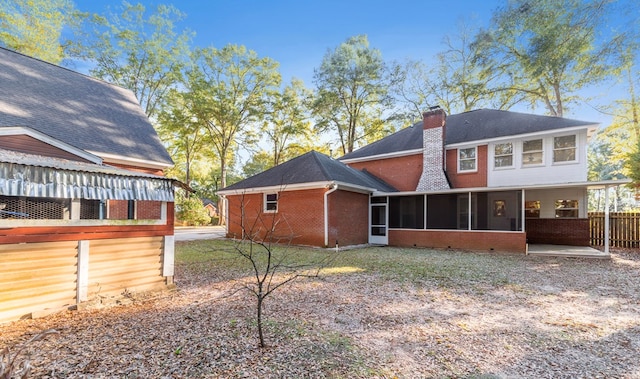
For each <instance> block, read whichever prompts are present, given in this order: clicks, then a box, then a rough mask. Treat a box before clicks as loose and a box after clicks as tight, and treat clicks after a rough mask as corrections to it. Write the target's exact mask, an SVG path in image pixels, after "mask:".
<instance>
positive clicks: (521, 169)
mask: <svg viewBox="0 0 640 379" xmlns="http://www.w3.org/2000/svg"><path fill="white" fill-rule="evenodd" d="M571 134H575V135H576V161H575V162H562V163H553V138H554V137H557V136H565V135H571ZM540 138H541V139H542V141H543V164H541V165H538V166H533V167H528V166H523V165H522V142H523V141H528V140H534V139H540ZM505 142H511V143H513V166H512V167H509V168H506V167H499V168H495V167H494V145H495V144H497V143H505ZM586 146H587V131H586V130H579V131H572V132H569V133H567V132H564V133H557V134H546V135H540V136H531V135H529V136H527V137H525V138H512V139H503V140H500V141H495V142H492V143H489V144H488V154H487V155H488V156H487V160H488V162H487V186H488V187H503V186H518V185H536V184H559V183H572V182H584V181H586V180H587V148H586Z"/></svg>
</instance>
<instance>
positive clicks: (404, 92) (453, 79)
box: [395, 22, 513, 122]
mask: <svg viewBox="0 0 640 379" xmlns="http://www.w3.org/2000/svg"><path fill="white" fill-rule="evenodd" d="M474 31H475V30H474V29H473V28H472V27H471V26H470V24H468V23H465V22H461V23H460V24H459V25H458V32H457V33H456V34H455V35H453V36H445V37H444V39H443V44H444V46H445V50H444V51H442V52H440V53H439V54H438V55H437V57H436V58H437V60H436V62H435V63H434V64H433V66H431V67H429V66H427V65H426V64H425V63H424V62H421V61H407V62H406V63H405V64H404V67H403V68H402V70H401V72H402V73H403V75H404V76H403V78H402V79H403V80H402V81H401V82H400V84H399V86H398V88H396V89H395V92H396V93H397V95H398V97H399V101H400V103H403V104H404V108H405V113H404V115H405V118H406V119H408V120H411V121H412V122H415V121H419V120H421V119H422V112H424V111H425V110H426V109H428V108H430V107H431V106H434V105H438V106H440V107H442V108H443V109H444V110H445V111H446V112H447V113H450V114H451V113H458V112H466V111H470V110H473V109H477V108H480V107H483V106H490V107H492V108H496V109H504V108H508V107H509V106H510V105H511V104H512V103H513V92H506V91H503V92H502V96H500V97H497V96H493V95H492V91H493V89H492V87H491V86H492V84H493V82H494V81H495V79H496V73H494V72H490V71H483V70H481V68H480V67H478V66H476V65H475V64H474V60H475V57H476V56H477V55H478V54H480V52H479V51H477V50H476V49H477V48H478V45H477V44H474V43H473V33H474Z"/></svg>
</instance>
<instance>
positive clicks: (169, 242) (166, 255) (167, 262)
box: [162, 236, 176, 277]
mask: <svg viewBox="0 0 640 379" xmlns="http://www.w3.org/2000/svg"><path fill="white" fill-rule="evenodd" d="M175 241H176V238H175V236H164V248H163V252H162V276H165V277H167V276H173V274H174V269H175Z"/></svg>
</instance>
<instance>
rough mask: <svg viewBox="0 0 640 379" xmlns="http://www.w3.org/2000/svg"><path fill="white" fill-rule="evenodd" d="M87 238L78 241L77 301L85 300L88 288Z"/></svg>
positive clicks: (88, 247)
mask: <svg viewBox="0 0 640 379" xmlns="http://www.w3.org/2000/svg"><path fill="white" fill-rule="evenodd" d="M89 244H90V242H89V241H87V240H81V241H78V263H77V265H78V269H77V271H78V272H77V278H76V283H77V284H76V297H77V302H78V303H80V302H82V301H87V299H88V289H89V249H90V246H89Z"/></svg>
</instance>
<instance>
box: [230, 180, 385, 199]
mask: <svg viewBox="0 0 640 379" xmlns="http://www.w3.org/2000/svg"><path fill="white" fill-rule="evenodd" d="M334 184H335V185H340V187H341V189H343V190H348V191H351V192H361V193H372V192H375V191H377V190H376V189H375V188H370V187H363V186H358V185H354V184H349V183H344V182H338V181H335V180H332V181H327V182H308V183H297V184H283V185H278V186H266V187H253V188H241V189H236V190H220V191H218V195H222V196H228V195H243V194H247V193H265V192H286V191H301V190H307V189H318V188H328V187H330V186H332V185H334Z"/></svg>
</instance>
